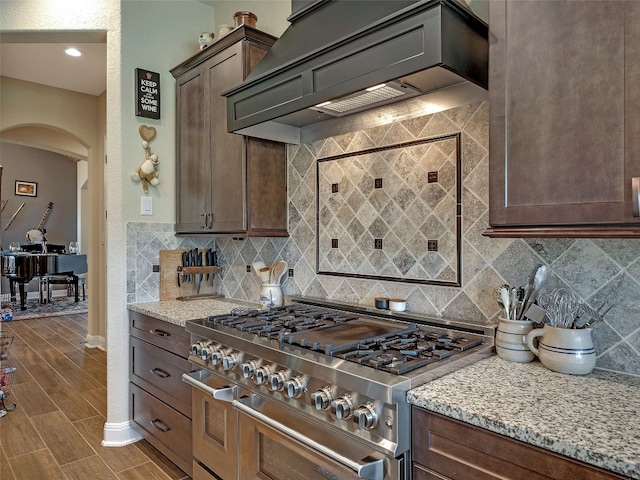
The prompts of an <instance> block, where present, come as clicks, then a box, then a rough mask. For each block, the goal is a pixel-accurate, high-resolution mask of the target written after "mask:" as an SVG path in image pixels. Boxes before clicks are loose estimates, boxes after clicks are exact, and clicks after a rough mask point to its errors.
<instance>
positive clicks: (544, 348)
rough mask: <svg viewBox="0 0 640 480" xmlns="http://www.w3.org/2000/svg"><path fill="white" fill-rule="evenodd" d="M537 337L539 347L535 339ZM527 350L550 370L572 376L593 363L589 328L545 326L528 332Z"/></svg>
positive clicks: (584, 372)
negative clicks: (536, 345) (535, 343)
mask: <svg viewBox="0 0 640 480" xmlns="http://www.w3.org/2000/svg"><path fill="white" fill-rule="evenodd" d="M536 338H539V340H538V348H536V347H535V345H534V344H533V343H534V340H535V339H536ZM527 345H528V347H529V349H530V350H531V351H532V352H533V353H535V354H536V355H537V356H538V358H540V363H542V365H544V366H545V367H547V368H548V369H549V370H553V371H554V372H560V373H570V374H573V375H586V374H587V373H591V371H592V370H593V367H595V366H596V351H595V348H594V347H593V339H592V338H591V329H590V328H557V327H552V326H550V325H545V326H544V327H543V328H536V329H535V330H533V331H531V332H529V333H528V334H527Z"/></svg>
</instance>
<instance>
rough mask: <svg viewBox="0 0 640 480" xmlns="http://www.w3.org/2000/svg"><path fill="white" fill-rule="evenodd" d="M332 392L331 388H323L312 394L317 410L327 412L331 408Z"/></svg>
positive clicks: (312, 400)
mask: <svg viewBox="0 0 640 480" xmlns="http://www.w3.org/2000/svg"><path fill="white" fill-rule="evenodd" d="M331 400H333V396H332V395H331V390H329V387H323V388H320V389H318V390H316V391H315V392H313V393H312V394H311V402H312V403H313V404H314V405H315V407H316V410H326V409H327V408H329V407H330V406H331Z"/></svg>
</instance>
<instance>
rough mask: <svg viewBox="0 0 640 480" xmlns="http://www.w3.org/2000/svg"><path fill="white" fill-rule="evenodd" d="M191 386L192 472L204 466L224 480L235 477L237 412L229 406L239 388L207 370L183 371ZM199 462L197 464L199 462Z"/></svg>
mask: <svg viewBox="0 0 640 480" xmlns="http://www.w3.org/2000/svg"><path fill="white" fill-rule="evenodd" d="M182 380H183V381H184V382H186V383H189V384H190V385H192V386H193V387H194V388H193V391H192V397H191V398H192V429H193V431H192V437H193V457H194V471H202V470H201V468H198V469H196V468H195V467H196V466H198V467H202V466H204V467H206V468H207V469H208V470H210V471H211V472H213V473H214V474H215V475H216V476H218V477H219V478H222V479H223V480H235V479H237V478H238V414H237V412H236V411H235V410H234V409H233V407H232V403H231V402H232V401H233V400H234V399H235V398H237V394H238V387H237V386H235V385H231V386H230V385H229V384H228V381H226V380H224V379H223V378H221V377H218V376H217V375H215V374H213V373H210V372H208V371H207V370H199V371H197V372H191V373H185V374H183V375H182ZM198 464H199V465H198Z"/></svg>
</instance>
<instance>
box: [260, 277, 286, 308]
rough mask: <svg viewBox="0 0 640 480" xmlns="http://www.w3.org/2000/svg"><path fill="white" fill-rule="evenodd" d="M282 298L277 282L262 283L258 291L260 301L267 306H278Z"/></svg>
mask: <svg viewBox="0 0 640 480" xmlns="http://www.w3.org/2000/svg"><path fill="white" fill-rule="evenodd" d="M283 300H284V298H283V296H282V288H280V284H279V283H263V284H262V290H261V291H260V303H261V304H262V305H264V306H265V307H267V308H271V307H279V306H281V305H282V302H283Z"/></svg>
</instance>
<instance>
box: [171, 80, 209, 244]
mask: <svg viewBox="0 0 640 480" xmlns="http://www.w3.org/2000/svg"><path fill="white" fill-rule="evenodd" d="M206 74H207V71H206V69H205V68H204V67H202V68H196V69H194V70H192V71H190V72H187V73H185V74H184V75H182V76H181V77H179V78H178V79H177V82H176V97H177V98H176V107H177V112H176V117H177V118H176V122H177V125H178V128H177V129H176V142H177V146H176V147H177V155H178V158H177V162H176V166H177V169H176V232H178V233H180V232H196V231H199V230H201V227H202V224H203V223H202V222H203V217H202V216H201V215H202V214H203V213H206V212H210V211H211V210H210V205H211V188H210V186H211V183H210V178H211V173H210V169H211V164H210V161H209V136H208V135H207V131H208V130H209V108H208V106H207V103H206V101H204V100H205V98H204V96H205V86H206V84H207V78H206V76H207V75H206Z"/></svg>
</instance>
